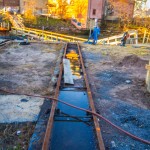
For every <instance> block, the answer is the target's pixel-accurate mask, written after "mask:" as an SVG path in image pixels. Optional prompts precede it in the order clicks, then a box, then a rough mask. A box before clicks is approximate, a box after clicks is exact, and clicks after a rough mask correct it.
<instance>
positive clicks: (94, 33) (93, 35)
mask: <svg viewBox="0 0 150 150" xmlns="http://www.w3.org/2000/svg"><path fill="white" fill-rule="evenodd" d="M99 35H100V28H99V27H98V26H95V27H94V29H93V31H92V33H91V36H90V37H89V38H88V41H87V42H89V40H90V39H93V43H92V44H94V45H95V44H97V40H98V36H99Z"/></svg>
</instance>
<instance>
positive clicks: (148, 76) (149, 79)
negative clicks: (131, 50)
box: [145, 60, 150, 92]
mask: <svg viewBox="0 0 150 150" xmlns="http://www.w3.org/2000/svg"><path fill="white" fill-rule="evenodd" d="M145 68H146V69H147V74H146V85H147V90H148V91H149V92H150V60H149V65H146V67H145Z"/></svg>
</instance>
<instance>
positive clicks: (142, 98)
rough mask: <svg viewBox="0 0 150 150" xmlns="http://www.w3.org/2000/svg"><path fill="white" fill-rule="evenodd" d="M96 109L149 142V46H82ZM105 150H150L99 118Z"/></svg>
mask: <svg viewBox="0 0 150 150" xmlns="http://www.w3.org/2000/svg"><path fill="white" fill-rule="evenodd" d="M82 51H83V56H84V61H85V65H86V69H87V73H88V77H89V79H90V83H91V88H92V91H93V95H94V100H95V106H96V109H97V112H98V113H100V114H101V115H102V116H104V117H106V118H107V119H109V120H110V121H112V122H113V123H114V124H116V125H118V126H119V127H121V128H123V129H124V130H126V131H128V132H130V133H132V134H134V135H136V136H138V137H141V138H143V139H146V140H149V141H150V134H149V132H150V110H149V109H150V93H148V92H147V89H146V85H145V77H146V69H145V65H146V64H148V61H149V60H150V45H147V46H146V47H144V46H142V47H141V46H127V47H120V46H100V45H96V46H93V45H85V44H83V45H82ZM100 126H101V131H102V136H103V140H104V143H105V146H106V150H109V149H111V150H112V149H113V150H148V149H150V145H146V144H143V143H140V142H138V141H135V140H133V139H131V138H130V137H128V136H126V135H125V134H123V133H121V132H119V131H118V130H116V129H114V128H112V127H111V126H110V125H109V124H107V123H106V122H104V121H102V120H100Z"/></svg>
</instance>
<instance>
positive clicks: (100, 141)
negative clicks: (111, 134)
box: [42, 43, 105, 150]
mask: <svg viewBox="0 0 150 150" xmlns="http://www.w3.org/2000/svg"><path fill="white" fill-rule="evenodd" d="M67 45H68V44H66V47H65V50H64V55H63V58H65V55H66V50H67ZM77 47H78V52H79V56H80V62H81V66H82V70H83V75H84V80H85V83H86V88H87V93H88V98H89V104H90V108H91V110H92V111H93V112H96V111H95V106H94V102H93V98H92V93H91V90H90V86H89V82H88V78H87V74H86V71H85V67H84V63H83V59H82V54H81V50H80V47H79V44H78V43H77ZM62 73H63V65H62V64H61V65H60V73H59V77H58V81H57V87H56V90H55V96H54V98H56V99H57V98H58V96H59V89H60V85H61V78H62ZM56 106H57V102H56V101H53V103H52V107H51V112H50V117H49V120H48V124H47V129H46V133H45V137H44V142H43V146H42V150H49V146H50V138H51V131H52V127H53V121H54V114H55V109H56ZM92 117H93V121H94V127H95V132H96V137H97V141H98V149H100V150H105V147H104V143H103V139H102V135H101V130H100V127H99V123H98V119H97V117H96V116H94V115H93V116H92Z"/></svg>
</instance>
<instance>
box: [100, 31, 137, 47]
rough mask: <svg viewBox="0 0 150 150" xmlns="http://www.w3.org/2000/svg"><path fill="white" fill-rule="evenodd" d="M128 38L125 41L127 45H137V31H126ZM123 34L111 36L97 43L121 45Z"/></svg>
mask: <svg viewBox="0 0 150 150" xmlns="http://www.w3.org/2000/svg"><path fill="white" fill-rule="evenodd" d="M128 33H129V35H130V37H129V38H128V39H127V43H129V44H134V43H135V44H138V31H137V30H130V31H128ZM122 36H123V34H119V35H117V36H111V37H108V38H104V39H100V40H98V41H97V43H98V44H103V45H105V44H108V45H118V44H120V43H121V39H122Z"/></svg>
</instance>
